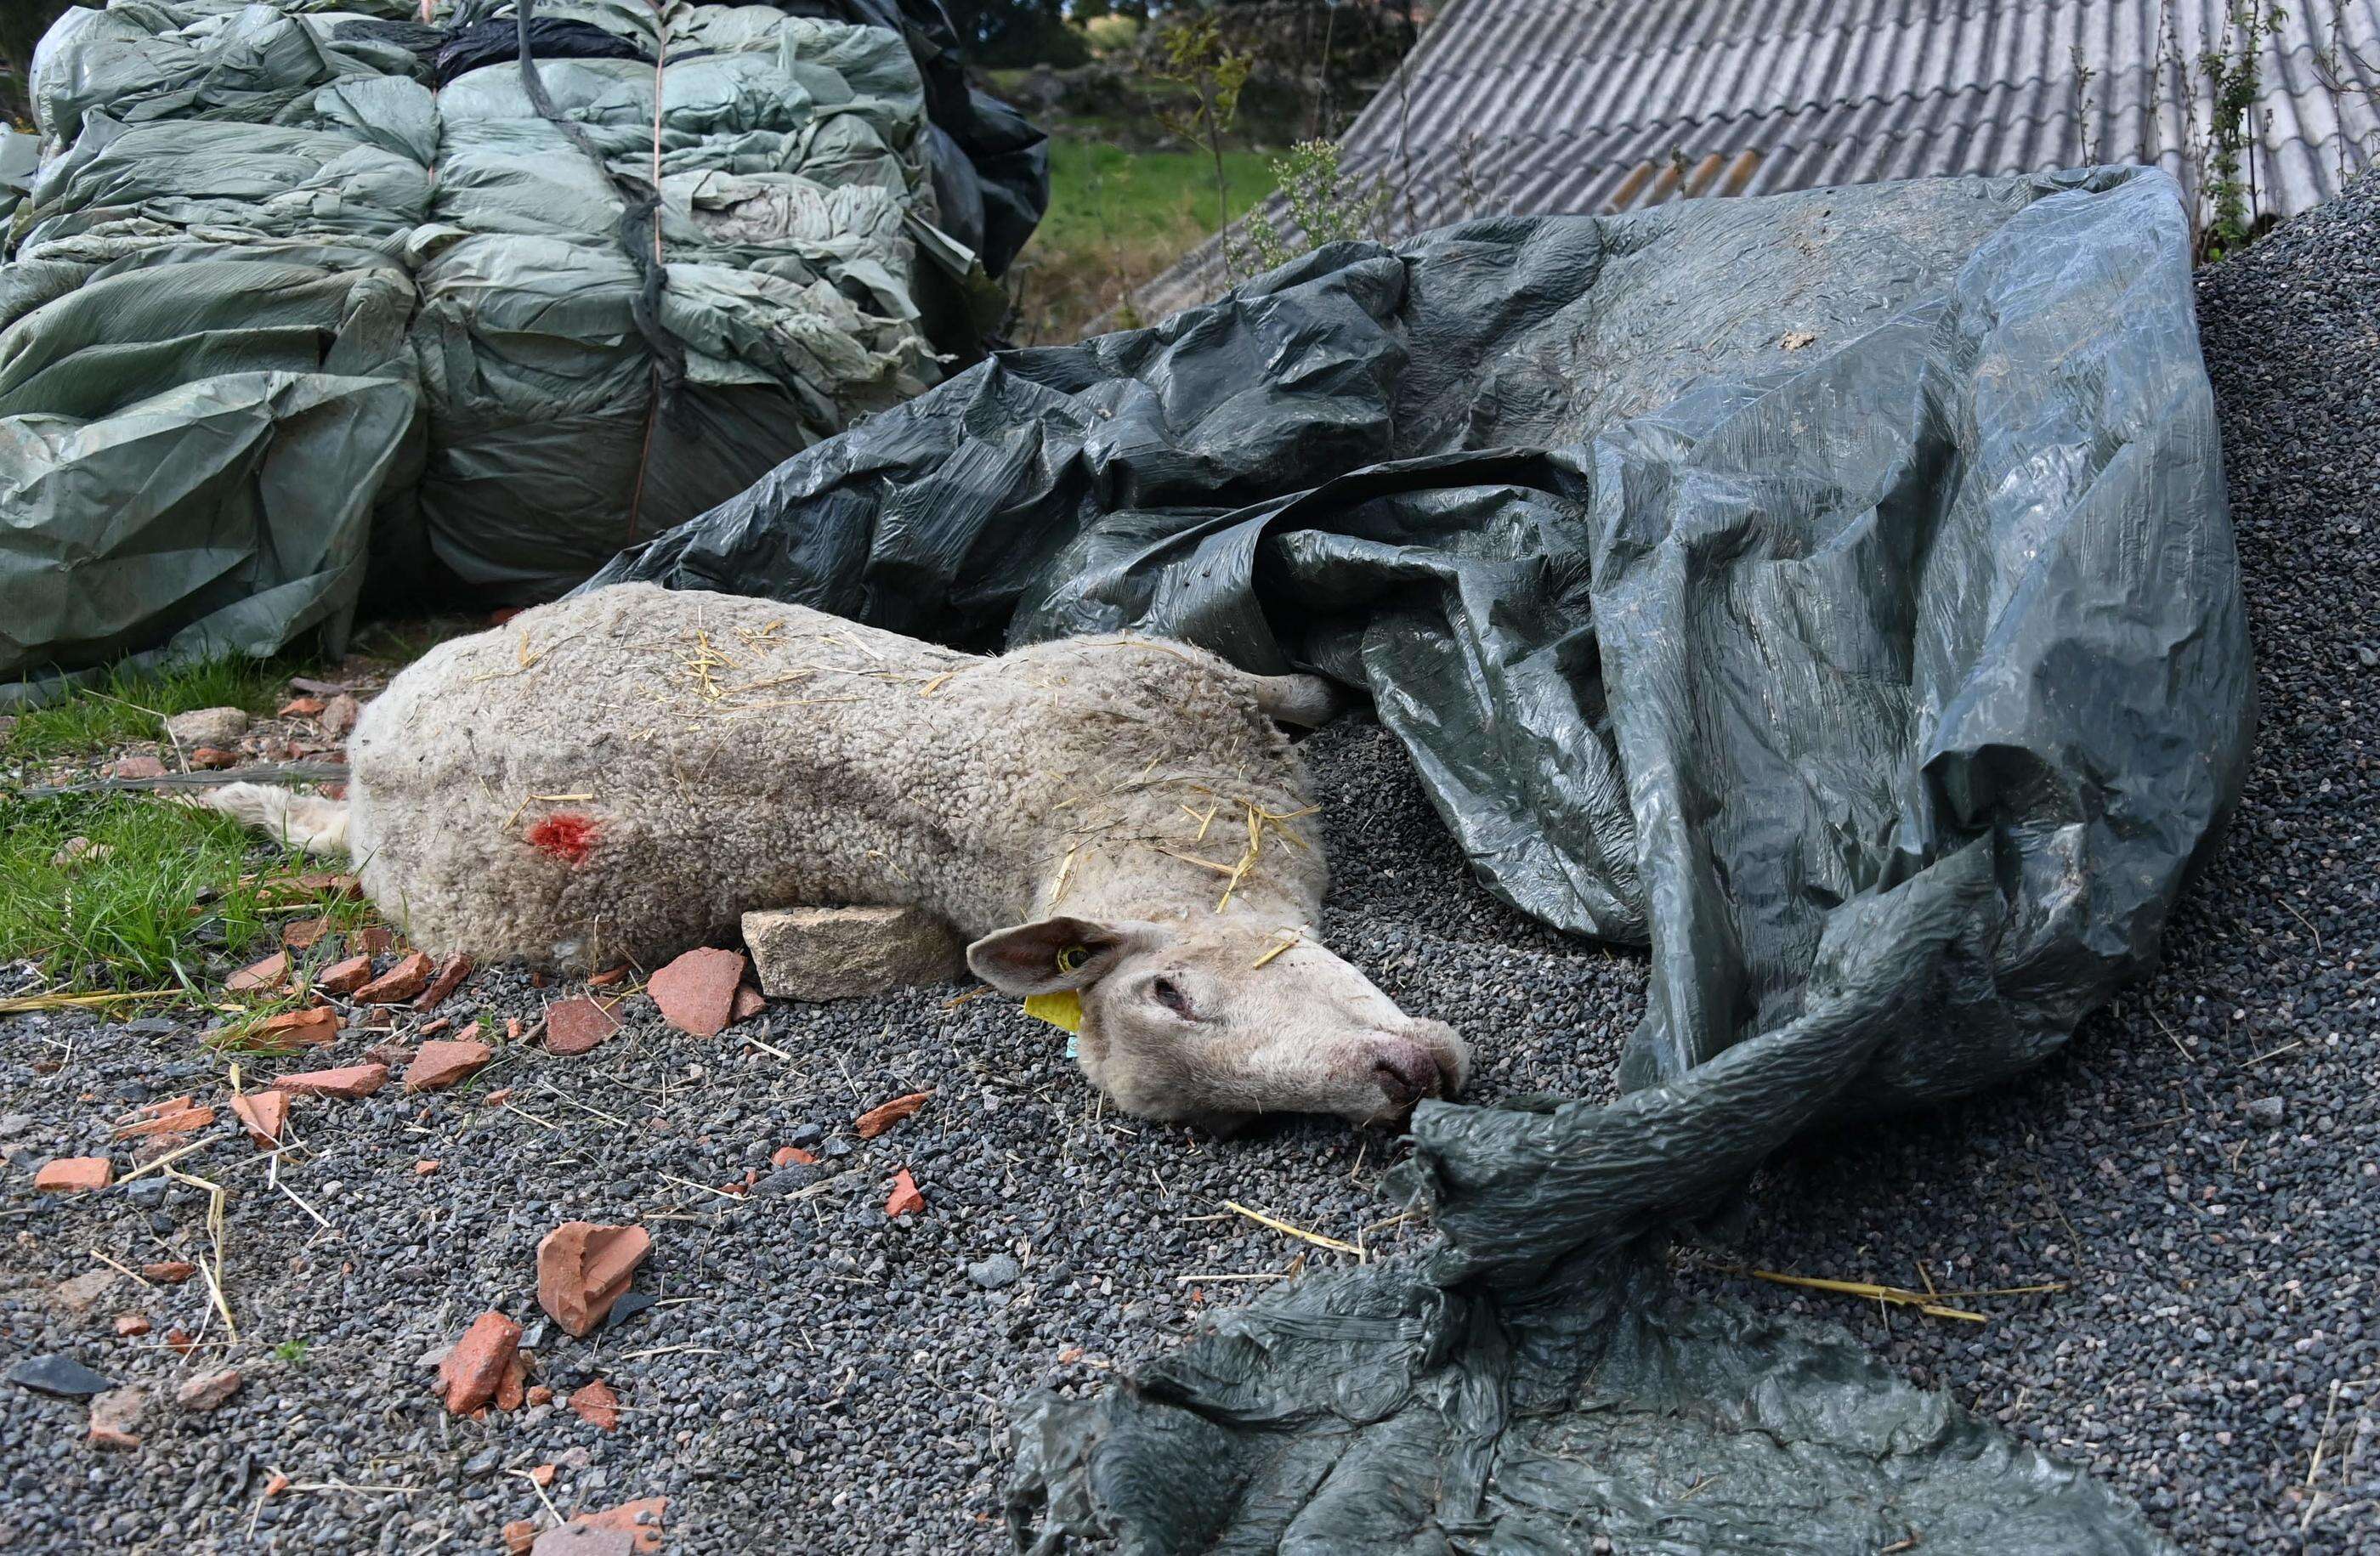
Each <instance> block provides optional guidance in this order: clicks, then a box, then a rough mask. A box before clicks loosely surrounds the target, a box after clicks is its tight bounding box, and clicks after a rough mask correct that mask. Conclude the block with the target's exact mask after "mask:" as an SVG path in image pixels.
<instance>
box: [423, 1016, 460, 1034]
mask: <svg viewBox="0 0 2380 1556" xmlns="http://www.w3.org/2000/svg"><path fill="white" fill-rule="evenodd" d="M454 1024H455V1021H454V1018H452V1017H450V1016H441V1017H439V1018H438V1019H436V1020H434V1021H424V1022H422V1023H421V1024H420V1025H419V1026H418V1027H416V1028H414V1029H413V1035H414V1036H416V1037H436V1036H437V1035H438V1034H439V1033H440V1032H442V1031H445V1030H446V1029H447V1028H448V1027H451V1026H453V1025H454ZM475 1029H476V1023H475Z"/></svg>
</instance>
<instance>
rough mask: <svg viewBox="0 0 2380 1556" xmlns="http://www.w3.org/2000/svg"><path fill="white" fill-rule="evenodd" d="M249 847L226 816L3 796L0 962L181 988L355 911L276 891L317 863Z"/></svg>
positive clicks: (130, 802) (91, 979) (90, 978)
mask: <svg viewBox="0 0 2380 1556" xmlns="http://www.w3.org/2000/svg"><path fill="white" fill-rule="evenodd" d="M74 838H85V839H87V842H86V843H85V844H82V845H77V846H76V847H75V849H74V850H72V851H73V852H74V854H76V855H77V856H78V857H67V851H68V845H69V844H70V843H71V842H72V840H73V839H74ZM255 850H256V839H255V838H252V837H250V836H249V834H248V833H246V832H245V831H243V830H242V829H241V828H240V826H239V825H238V824H237V822H234V821H233V820H231V818H229V817H228V816H223V815H218V814H214V813H213V812H212V811H199V810H192V809H189V808H188V807H187V806H182V805H174V804H168V803H166V802H163V801H160V800H158V799H156V798H154V797H152V796H150V795H146V794H127V793H117V794H74V795H64V796H61V797H59V798H56V799H51V800H20V799H17V798H14V797H6V798H0V962H11V961H20V960H22V961H30V962H32V963H33V964H34V965H35V966H37V967H39V968H40V969H41V970H42V974H43V975H44V976H45V977H46V978H48V979H49V981H50V983H52V985H53V986H55V987H62V988H69V989H123V990H130V989H184V990H187V989H189V988H192V987H195V986H197V985H198V984H200V983H201V982H203V981H205V980H206V966H207V963H208V960H209V959H210V958H211V957H221V956H224V955H226V954H228V955H231V956H237V955H238V954H239V952H240V951H241V950H242V949H243V948H244V947H248V946H249V944H250V943H251V942H253V941H256V940H258V939H260V938H262V937H265V936H267V935H272V934H273V933H275V932H277V931H278V929H279V927H280V926H281V925H282V924H284V923H287V922H288V921H289V920H291V919H292V918H302V917H305V916H308V915H310V914H318V915H322V916H325V917H330V918H333V919H334V920H336V919H338V918H341V917H343V916H348V915H352V914H354V913H357V912H359V911H361V910H362V904H360V903H353V902H346V901H338V902H334V901H331V900H330V899H327V898H324V897H322V896H321V895H319V894H301V893H297V892H295V891H294V890H293V889H292V888H291V887H290V885H289V883H287V882H281V883H278V884H277V885H276V883H274V882H273V880H271V879H269V878H266V877H270V876H273V875H287V874H297V873H299V872H301V871H304V870H307V869H310V868H314V866H311V865H310V864H309V863H307V862H306V861H305V860H304V859H303V858H302V857H300V856H297V855H294V854H293V855H287V856H285V857H282V858H280V859H278V860H275V859H274V858H273V856H271V855H269V854H268V855H266V856H264V857H263V859H262V862H261V863H260V861H259V856H258V855H257V854H256V852H255ZM243 875H246V876H249V877H251V879H249V881H248V882H247V883H246V884H242V880H241V877H242V876H243Z"/></svg>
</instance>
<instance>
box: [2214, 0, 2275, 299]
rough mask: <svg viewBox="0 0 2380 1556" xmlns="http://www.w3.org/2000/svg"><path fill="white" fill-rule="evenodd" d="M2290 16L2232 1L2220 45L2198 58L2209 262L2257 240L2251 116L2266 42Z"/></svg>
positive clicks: (2260, 88) (2249, 0)
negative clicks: (2203, 95)
mask: <svg viewBox="0 0 2380 1556" xmlns="http://www.w3.org/2000/svg"><path fill="white" fill-rule="evenodd" d="M2288 18H2289V13H2288V12H2287V11H2284V10H2283V9H2281V8H2280V7H2279V6H2275V5H2270V4H2265V5H2259V4H2258V3H2257V0H2235V3H2234V4H2233V6H2232V7H2231V9H2230V11H2229V13H2228V16H2227V17H2226V18H2225V27H2224V30H2223V37H2222V40H2221V45H2220V46H2219V47H2216V48H2209V49H2204V50H2201V51H2200V53H2199V55H2198V68H2199V70H2200V72H2201V73H2202V74H2203V75H2204V76H2205V78H2206V88H2207V94H2208V96H2209V97H2210V99H2211V100H2212V106H2211V108H2210V111H2209V114H2208V121H2207V129H2206V139H2205V143H2204V153H2203V161H2204V170H2203V172H2202V174H2201V189H2200V199H2201V200H2202V201H2203V202H2204V206H2205V207H2206V210H2207V212H2208V214H2207V217H2206V219H2205V223H2204V230H2203V231H2202V232H2201V233H2200V235H2199V247H2200V251H2201V257H2202V258H2203V259H2206V260H2209V261H2212V260H2216V259H2225V258H2228V256H2230V255H2233V254H2236V253H2238V252H2239V251H2240V250H2241V249H2243V248H2245V247H2248V245H2249V244H2251V243H2253V242H2254V241H2255V237H2256V233H2257V230H2258V229H2257V218H2256V211H2255V210H2254V209H2253V191H2252V188H2251V186H2250V184H2249V180H2248V175H2247V173H2246V167H2245V163H2246V158H2247V155H2248V153H2249V151H2250V150H2251V149H2252V148H2253V146H2254V144H2255V141H2256V137H2257V134H2258V132H2259V129H2260V127H2259V126H2257V125H2256V124H2254V123H2253V121H2252V119H2251V115H2252V114H2253V112H2254V110H2255V107H2256V103H2258V101H2259V100H2260V99H2262V98H2263V96H2264V94H2265V39H2267V38H2277V37H2279V36H2280V32H2281V26H2282V24H2283V23H2284V22H2285V21H2287V20H2288Z"/></svg>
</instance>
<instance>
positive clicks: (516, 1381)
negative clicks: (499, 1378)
mask: <svg viewBox="0 0 2380 1556" xmlns="http://www.w3.org/2000/svg"><path fill="white" fill-rule="evenodd" d="M527 1398H528V1357H526V1356H524V1355H522V1354H521V1353H520V1352H518V1351H515V1352H514V1353H513V1359H512V1360H511V1361H509V1362H507V1363H505V1364H504V1381H503V1382H500V1383H498V1384H497V1385H496V1399H495V1405H496V1408H497V1409H499V1410H517V1409H519V1408H520V1407H521V1404H522V1402H523V1401H524V1400H526V1399H527Z"/></svg>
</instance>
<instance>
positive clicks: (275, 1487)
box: [264, 1475, 289, 1502]
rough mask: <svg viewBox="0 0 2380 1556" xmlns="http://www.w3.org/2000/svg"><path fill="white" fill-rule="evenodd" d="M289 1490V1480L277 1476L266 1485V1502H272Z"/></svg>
mask: <svg viewBox="0 0 2380 1556" xmlns="http://www.w3.org/2000/svg"><path fill="white" fill-rule="evenodd" d="M285 1490H289V1478H288V1477H287V1476H285V1475H275V1476H274V1477H273V1478H272V1479H270V1480H268V1481H266V1482H265V1483H264V1500H265V1501H266V1502H271V1501H272V1500H273V1498H275V1497H277V1496H279V1495H280V1494H281V1493H282V1492H284V1491H285Z"/></svg>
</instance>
